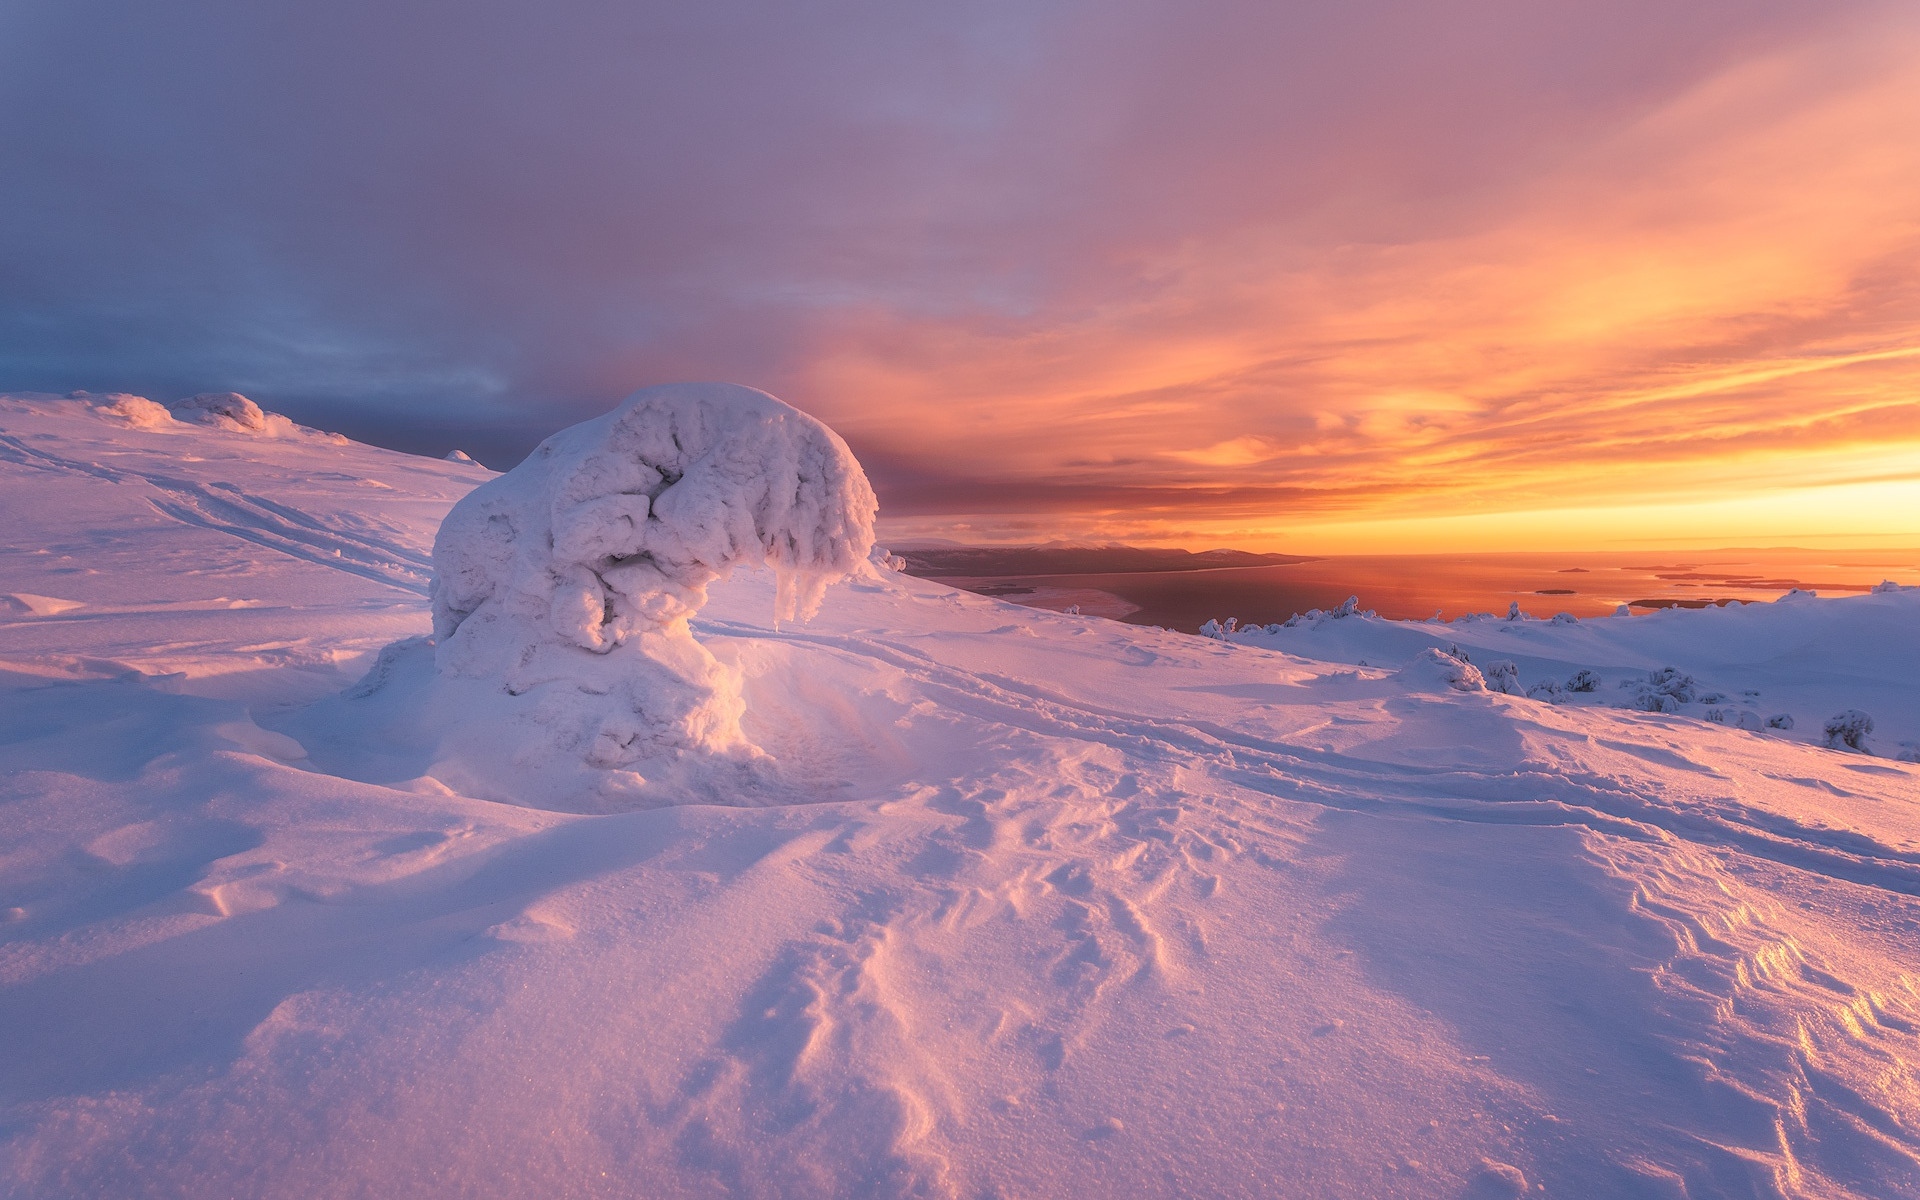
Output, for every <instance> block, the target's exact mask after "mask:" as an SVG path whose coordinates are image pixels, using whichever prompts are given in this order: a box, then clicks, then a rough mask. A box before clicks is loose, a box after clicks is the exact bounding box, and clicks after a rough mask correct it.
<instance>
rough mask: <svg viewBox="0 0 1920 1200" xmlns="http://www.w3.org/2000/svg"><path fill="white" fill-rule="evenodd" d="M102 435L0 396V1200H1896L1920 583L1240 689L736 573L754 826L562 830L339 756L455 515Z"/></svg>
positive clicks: (721, 596)
mask: <svg viewBox="0 0 1920 1200" xmlns="http://www.w3.org/2000/svg"><path fill="white" fill-rule="evenodd" d="M106 404H107V402H106V401H104V400H101V401H95V402H81V401H56V400H51V399H42V398H30V399H22V398H10V399H7V400H4V401H0V506H3V507H4V511H5V513H6V514H7V521H8V530H7V538H6V540H5V548H4V549H5V553H4V557H0V593H5V594H6V596H7V599H6V600H5V606H6V611H5V612H0V660H3V664H4V669H5V671H6V674H5V675H4V676H0V683H3V684H4V687H5V690H4V691H0V768H4V770H5V771H6V772H7V774H6V776H5V783H4V792H0V820H4V826H3V827H0V829H3V832H0V1105H4V1114H5V1115H4V1117H0V1137H4V1139H5V1141H4V1142H0V1147H4V1148H3V1149H0V1180H4V1182H0V1194H6V1195H10V1196H73V1195H116V1196H148V1195H152V1196H162V1195H166V1196H173V1195H191V1196H209V1195H221V1196H228V1195H234V1196H382V1197H392V1196H417V1195H476V1196H480V1195H484V1196H541V1197H548V1196H646V1197H667V1196H731V1195H750V1196H840V1195H928V1196H945V1195H951V1196H961V1197H976V1196H1005V1197H1013V1196H1093V1195H1114V1196H1156V1195H1161V1196H1176V1195H1177V1196H1193V1195H1205V1196H1303V1197H1304V1196H1368V1197H1371V1196H1389V1197H1390V1196H1421V1197H1426V1196H1432V1197H1459V1196H1463V1195H1465V1196H1519V1195H1523V1194H1547V1195H1555V1194H1557V1195H1573V1196H1622V1197H1626V1196H1634V1197H1638V1196H1692V1197H1702V1196H1722V1195H1725V1196H1752V1195H1807V1196H1847V1195H1853V1196H1861V1197H1890V1196H1908V1195H1920V1081H1916V1078H1915V1075H1914V1069H1913V1064H1914V1063H1915V1062H1916V1060H1917V1059H1920V995H1916V992H1915V982H1914V981H1915V979H1916V978H1920V901H1916V899H1915V893H1916V891H1920V788H1916V783H1917V782H1920V767H1916V766H1914V765H1912V764H1908V763H1902V762H1897V761H1893V760H1892V759H1891V758H1888V757H1885V756H1884V755H1885V754H1886V753H1888V752H1890V751H1892V750H1894V749H1896V748H1897V746H1898V742H1899V740H1900V739H1901V738H1911V737H1913V736H1915V735H1914V734H1913V733H1912V732H1911V731H1912V730H1913V729H1914V728H1915V714H1914V705H1915V701H1914V694H1913V689H1912V687H1911V686H1910V685H1909V686H1905V687H1903V686H1901V685H1902V681H1903V680H1907V679H1911V678H1912V677H1913V671H1914V670H1915V667H1916V665H1920V635H1916V632H1915V631H1916V628H1920V626H1916V618H1920V592H1911V591H1909V592H1895V593H1885V594H1879V595H1874V596H1869V597H1859V598H1852V599H1844V600H1827V599H1818V600H1806V601H1801V600H1796V601H1792V602H1789V603H1788V604H1783V605H1776V606H1764V607H1761V608H1749V609H1745V610H1734V611H1718V610H1716V611H1713V612H1702V613H1687V614H1674V615H1673V616H1671V617H1666V616H1663V617H1636V618H1631V619H1625V618H1623V619H1618V620H1607V621H1590V622H1583V623H1581V624H1580V625H1577V626H1571V627H1553V626H1551V625H1550V624H1549V623H1544V622H1542V623H1516V624H1517V626H1518V628H1517V630H1516V631H1514V632H1507V631H1504V630H1503V629H1501V628H1498V627H1497V626H1496V623H1493V622H1477V623H1469V624H1456V625H1453V626H1443V627H1428V626H1409V625H1397V624H1393V623H1388V622H1372V621H1366V620H1364V619H1361V618H1345V619H1342V620H1340V621H1337V622H1336V621H1329V622H1326V623H1324V624H1322V625H1321V626H1320V627H1318V628H1313V627H1296V628H1295V629H1292V630H1286V631H1283V632H1281V633H1275V634H1272V635H1267V634H1265V633H1264V632H1263V633H1262V634H1260V635H1255V636H1253V637H1251V638H1249V639H1247V641H1245V642H1237V643H1236V642H1222V641H1215V640H1207V639H1203V638H1195V637H1189V636H1182V635H1178V634H1172V633H1163V632H1159V631H1155V630H1150V629H1139V628H1134V627H1129V626H1124V625H1120V624H1116V623H1112V622H1108V621H1104V620H1100V619H1097V618H1085V617H1074V616H1064V615H1056V614H1049V613H1043V612H1034V611H1029V610H1022V609H1018V608H1014V607H1012V606H1010V605H1006V604H1002V603H999V602H996V601H993V600H989V599H984V598H981V597H977V596H971V595H967V594H964V593H958V592H955V591H952V590H950V589H947V588H945V587H943V586H941V585H938V584H934V583H931V582H927V581H920V580H914V579H911V578H908V577H905V576H900V575H893V574H886V575H876V576H874V577H872V578H869V579H864V580H859V581H855V582H853V583H850V584H843V585H840V586H838V587H836V588H835V589H833V590H832V591H831V592H830V593H829V594H828V596H827V601H826V605H825V608H824V609H823V611H822V612H821V614H820V615H819V616H818V617H817V618H815V619H814V620H813V621H811V622H809V623H805V624H799V625H794V624H783V625H782V626H781V627H780V628H778V629H777V630H776V629H775V628H774V626H773V622H772V621H771V619H770V618H771V614H772V610H773V601H774V595H773V590H774V585H773V581H772V580H771V579H769V578H767V577H764V576H743V577H737V578H736V579H734V580H733V581H731V582H730V583H727V584H724V585H721V586H720V587H718V588H716V591H715V594H714V600H713V601H712V603H711V604H710V605H709V606H708V607H707V608H706V609H705V610H703V612H702V614H701V618H700V620H699V622H698V623H697V626H696V629H697V632H698V633H699V634H700V636H701V637H702V638H703V640H704V641H705V643H706V645H707V646H708V647H709V648H710V649H711V650H712V652H713V653H714V655H715V656H716V657H717V658H719V659H720V660H721V661H722V662H724V663H727V664H729V665H730V666H734V667H737V668H738V669H739V670H740V671H741V672H742V673H743V675H744V676H745V686H744V690H745V697H746V703H747V709H746V716H745V718H744V723H743V729H744V731H745V733H746V735H747V736H748V737H749V738H750V739H751V740H752V741H753V742H754V743H755V744H757V745H758V746H760V747H762V748H764V749H765V750H767V751H768V752H769V753H770V754H771V755H773V757H774V760H775V768H774V775H773V780H774V782H773V783H772V784H770V785H768V786H766V787H764V788H761V789H758V790H756V791H755V792H754V793H753V794H752V795H751V796H746V797H740V799H746V800H750V801H752V802H753V803H755V804H758V805H760V807H729V806H721V805H713V804H701V805H685V806H677V807H667V808H656V809H651V810H646V811H633V812H625V813H613V814H608V815H599V816H580V815H572V814H566V813H558V812H551V811H544V810H538V809H532V808H526V807H519V806H515V805H511V804H503V803H494V802H487V801H482V800H477V799H472V798H468V797H463V796H460V795H456V794H452V793H451V791H450V789H448V788H447V787H446V786H445V785H444V784H442V783H440V782H438V781H437V780H435V779H433V778H432V777H430V776H428V775H424V774H422V771H423V769H424V768H425V766H426V765H427V764H426V763H425V762H424V761H423V760H422V756H421V749H420V747H419V745H418V742H417V739H416V738H415V736H414V733H415V731H412V730H410V729H409V727H408V723H407V714H406V713H405V712H404V711H398V710H397V711H395V712H394V713H393V720H392V722H391V723H390V724H388V725H385V726H382V727H380V728H378V729H376V730H374V731H372V732H369V731H368V730H367V729H366V728H365V727H364V726H354V727H352V730H351V733H349V732H347V730H348V726H347V725H345V724H344V723H341V722H337V721H334V720H332V719H331V718H330V717H329V715H328V714H329V712H330V711H333V708H337V706H338V705H340V704H341V703H343V702H342V701H339V700H327V699H325V697H327V696H329V695H331V694H333V693H336V692H338V691H340V690H341V689H342V688H344V687H346V686H347V685H349V684H350V683H352V682H353V681H354V679H355V678H356V677H357V676H358V675H359V674H360V673H361V672H362V671H364V670H365V669H366V668H367V667H368V666H370V665H371V663H372V660H373V652H374V651H375V650H376V649H377V648H378V647H379V646H380V645H382V644H384V643H386V642H388V641H392V640H394V639H397V638H400V637H405V636H412V635H419V634H424V633H426V632H427V631H428V628H429V620H428V613H427V603H426V596H425V585H426V563H427V554H428V549H429V546H430V545H431V542H432V538H433V534H434V531H435V528H436V526H437V524H438V520H439V518H440V516H441V515H442V514H443V513H444V512H445V511H446V510H447V508H448V507H449V506H450V505H451V504H452V503H453V501H454V500H455V499H457V498H458V497H459V496H460V495H461V494H463V493H464V492H465V491H466V490H468V489H469V488H470V487H471V486H472V485H474V484H477V483H478V482H480V481H481V480H483V479H485V478H487V477H488V476H487V473H486V472H484V471H482V470H480V469H478V468H476V467H473V466H470V465H463V464H455V463H447V462H439V461H432V460H427V459H418V458H409V457H406V456H403V455H396V454H390V453H387V452H384V451H378V450H373V449H370V448H367V447H363V446H356V445H351V444H346V445H342V444H338V443H336V442H334V441H331V440H328V439H326V438H324V437H319V436H313V435H307V434H302V433H299V431H295V432H294V433H293V434H290V435H286V436H273V437H263V436H261V435H260V434H258V433H257V432H254V433H250V432H246V431H238V430H228V429H218V428H206V427H198V428H193V429H188V428H186V427H184V426H178V427H176V426H172V425H168V424H163V423H158V422H157V421H156V422H154V424H153V427H150V428H140V427H137V424H136V422H134V421H133V420H131V419H129V418H128V417H127V416H126V415H124V409H123V411H121V412H119V413H116V412H115V411H112V410H109V409H107V408H106ZM145 415H146V416H147V417H148V418H151V414H145ZM1769 622H1770V623H1769ZM1249 643H1256V644H1249ZM1436 644H1437V646H1438V649H1439V650H1442V651H1444V650H1447V649H1449V648H1452V647H1457V648H1459V649H1461V650H1464V651H1466V652H1467V656H1468V657H1469V658H1471V659H1472V663H1473V665H1474V666H1475V667H1476V669H1480V668H1487V669H1491V666H1492V661H1493V660H1496V659H1511V660H1513V661H1514V662H1515V663H1516V678H1517V680H1518V682H1519V684H1520V685H1521V686H1522V687H1524V686H1525V685H1527V684H1531V683H1535V682H1538V681H1539V679H1543V678H1548V677H1552V678H1555V679H1561V680H1562V681H1564V677H1565V676H1566V675H1567V674H1569V673H1571V672H1573V671H1577V670H1579V669H1581V668H1587V669H1592V670H1595V671H1596V672H1597V673H1598V674H1600V675H1601V676H1603V679H1604V683H1603V685H1602V686H1603V691H1602V692H1600V693H1594V694H1593V695H1600V696H1602V697H1603V698H1606V697H1609V696H1610V697H1612V698H1615V699H1617V698H1619V697H1621V696H1625V695H1628V694H1633V693H1634V689H1633V688H1624V689H1623V688H1618V687H1617V686H1616V678H1615V677H1617V676H1619V675H1622V674H1626V673H1629V672H1639V673H1641V674H1642V675H1643V676H1644V675H1645V674H1646V673H1647V672H1648V671H1651V670H1655V669H1658V668H1660V667H1664V666H1668V665H1673V666H1676V667H1678V668H1680V669H1681V670H1682V671H1683V672H1685V673H1689V674H1693V675H1695V676H1696V677H1697V678H1698V680H1699V681H1700V687H1701V688H1702V689H1716V690H1720V691H1724V692H1726V693H1728V695H1729V696H1730V697H1732V699H1730V700H1729V701H1727V702H1726V704H1725V705H1724V707H1728V708H1733V709H1740V708H1741V707H1742V705H1743V703H1744V702H1745V700H1746V699H1747V698H1746V697H1745V695H1744V692H1745V689H1754V690H1758V691H1759V692H1760V693H1761V694H1760V696H1759V697H1755V698H1752V699H1753V704H1752V705H1749V707H1753V708H1754V710H1755V711H1756V712H1763V713H1764V714H1765V715H1772V714H1773V713H1776V712H1790V713H1793V714H1795V715H1796V717H1797V718H1804V719H1798V720H1796V726H1795V729H1794V730H1792V731H1786V732H1782V731H1777V730H1776V731H1768V732H1758V733H1756V732H1750V731H1745V730H1742V729H1740V728H1738V723H1737V717H1736V718H1735V720H1734V721H1733V722H1731V723H1718V724H1716V723H1712V722H1709V721H1706V720H1702V719H1699V717H1698V716H1694V715H1689V714H1690V713H1703V712H1704V711H1705V708H1706V707H1708V706H1707V705H1705V704H1704V703H1703V702H1702V701H1700V700H1699V699H1698V697H1697V696H1696V698H1695V700H1694V701H1693V702H1692V704H1691V707H1684V706H1683V707H1682V708H1681V711H1679V712H1677V713H1664V712H1663V713H1650V712H1644V711H1634V710H1628V709H1624V708H1617V707H1608V706H1603V705H1599V704H1595V703H1592V702H1591V696H1589V695H1588V694H1586V693H1578V694H1576V695H1577V696H1579V697H1584V698H1586V701H1587V702H1583V703H1563V704H1552V703H1547V702H1544V701H1540V700H1529V699H1526V698H1524V697H1522V696H1509V695H1502V694H1496V693H1491V692H1488V691H1485V690H1475V691H1461V690H1457V689H1456V688H1455V687H1453V686H1451V685H1450V684H1449V682H1448V679H1449V678H1450V674H1449V669H1448V668H1447V665H1446V663H1442V662H1438V661H1436V660H1435V658H1434V657H1431V656H1429V657H1426V658H1424V659H1423V658H1422V656H1421V651H1423V650H1427V649H1430V648H1433V647H1434V646H1436ZM1305 656H1312V657H1305ZM1360 659H1365V660H1366V662H1367V663H1368V664H1370V665H1369V666H1366V667H1360V666H1357V665H1354V664H1356V663H1357V662H1358V660H1360ZM1448 661H1449V662H1454V663H1456V664H1457V663H1458V660H1457V659H1449V660H1448ZM1482 673H1483V674H1484V672H1482ZM1452 674H1453V675H1457V676H1460V677H1466V673H1465V672H1461V671H1454V672H1452ZM330 706H332V708H330ZM1835 707H1857V708H1860V709H1863V710H1866V711H1868V712H1871V713H1872V715H1873V716H1874V718H1875V719H1876V721H1877V722H1878V728H1877V729H1876V732H1875V734H1874V735H1873V737H1872V739H1871V740H1870V741H1869V748H1870V749H1874V750H1876V751H1879V752H1880V755H1881V756H1869V755H1862V754H1858V753H1851V752H1841V751H1834V750H1829V749H1826V748H1824V747H1821V746H1817V745H1813V744H1809V742H1808V741H1807V740H1806V739H1807V738H1808V737H1809V736H1810V731H1809V725H1811V724H1817V723H1819V722H1820V721H1821V720H1823V719H1824V717H1825V716H1828V715H1831V713H1829V712H1827V711H1826V710H1828V709H1830V708H1835ZM1812 736H1817V731H1813V734H1812Z"/></svg>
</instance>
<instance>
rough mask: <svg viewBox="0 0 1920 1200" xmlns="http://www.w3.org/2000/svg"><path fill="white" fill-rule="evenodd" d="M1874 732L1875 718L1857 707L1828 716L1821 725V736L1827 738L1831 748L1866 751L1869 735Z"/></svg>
mask: <svg viewBox="0 0 1920 1200" xmlns="http://www.w3.org/2000/svg"><path fill="white" fill-rule="evenodd" d="M1872 732H1873V718H1872V717H1870V716H1868V715H1867V714H1865V713H1863V712H1861V711H1860V710H1859V709H1857V708H1849V709H1847V710H1846V711H1844V712H1838V713H1835V714H1834V715H1833V716H1831V717H1828V718H1827V723H1826V724H1825V725H1824V726H1822V727H1821V729H1820V733H1821V736H1822V737H1824V738H1825V739H1826V743H1827V749H1829V750H1842V749H1844V750H1859V751H1861V752H1863V753H1864V752H1865V750H1866V748H1867V735H1868V734H1870V733H1872Z"/></svg>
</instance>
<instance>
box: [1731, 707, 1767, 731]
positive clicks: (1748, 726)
mask: <svg viewBox="0 0 1920 1200" xmlns="http://www.w3.org/2000/svg"><path fill="white" fill-rule="evenodd" d="M1737 723H1738V724H1739V726H1740V728H1742V729H1744V730H1746V731H1748V732H1749V733H1759V732H1760V731H1761V730H1762V729H1764V728H1766V723H1765V722H1764V721H1762V720H1761V719H1760V714H1759V713H1757V712H1754V711H1753V710H1752V709H1750V708H1743V709H1741V710H1740V715H1739V717H1738V718H1737Z"/></svg>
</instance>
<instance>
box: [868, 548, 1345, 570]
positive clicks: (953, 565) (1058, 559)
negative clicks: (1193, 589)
mask: <svg viewBox="0 0 1920 1200" xmlns="http://www.w3.org/2000/svg"><path fill="white" fill-rule="evenodd" d="M894 553H895V554H898V555H899V556H900V557H901V558H904V559H906V560H907V574H909V575H924V576H938V575H961V576H973V575H1109V574H1115V573H1119V572H1123V571H1205V570H1209V569H1212V568H1217V567H1274V566H1283V565H1285V564H1287V563H1297V562H1310V561H1312V559H1311V557H1310V556H1306V555H1299V554H1254V553H1251V552H1249V551H1246V550H1202V551H1200V552H1199V553H1197V554H1196V553H1194V552H1193V551H1191V550H1169V549H1163V548H1160V547H1154V546H1060V545H1054V546H921V547H915V548H911V549H905V550H895V551H894Z"/></svg>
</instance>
